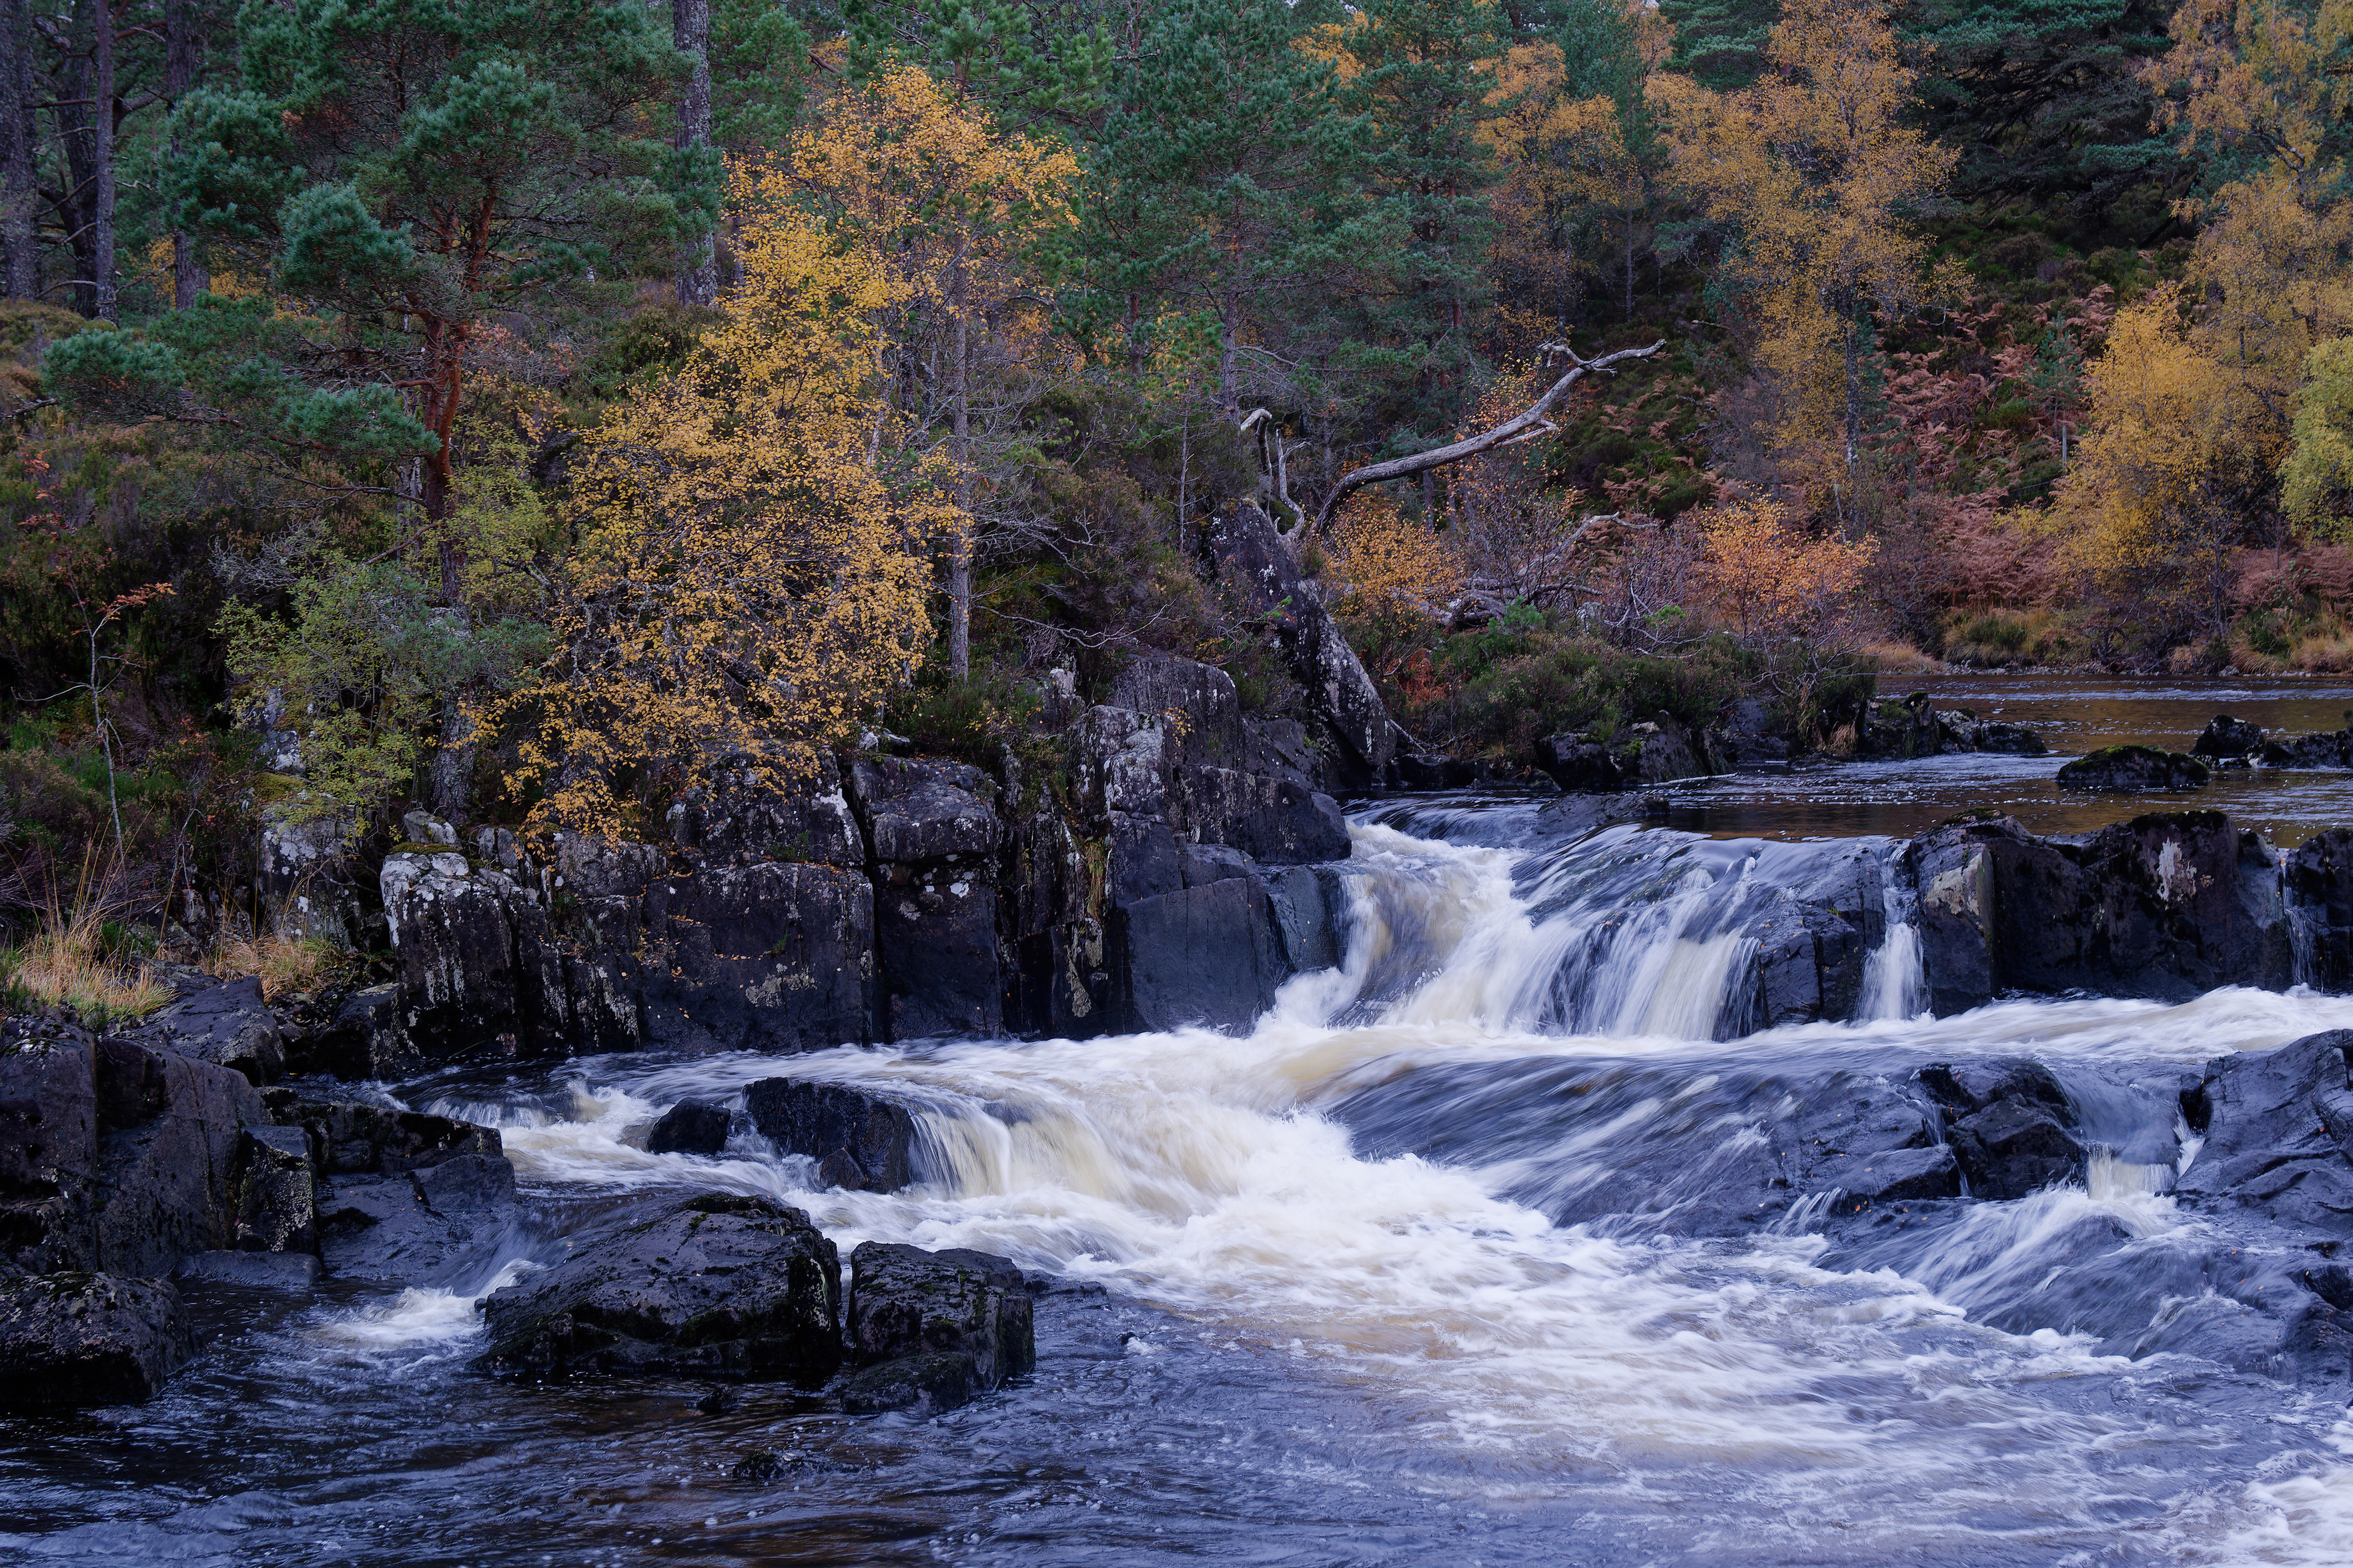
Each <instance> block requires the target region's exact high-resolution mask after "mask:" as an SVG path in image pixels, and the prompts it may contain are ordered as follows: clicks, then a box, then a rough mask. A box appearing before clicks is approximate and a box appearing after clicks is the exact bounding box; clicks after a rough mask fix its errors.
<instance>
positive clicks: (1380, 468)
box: [1293, 338, 1667, 537]
mask: <svg viewBox="0 0 2353 1568" xmlns="http://www.w3.org/2000/svg"><path fill="white" fill-rule="evenodd" d="M1666 346H1667V340H1666V339H1664V338H1661V339H1660V340H1659V341H1658V342H1655V343H1652V344H1651V346H1650V347H1648V348H1644V349H1620V350H1619V351H1618V352H1617V353H1610V354H1603V355H1602V356H1601V357H1600V358H1599V359H1590V360H1588V359H1579V358H1577V353H1576V352H1575V351H1574V350H1572V349H1570V348H1569V347H1568V346H1567V344H1565V343H1546V345H1545V347H1546V350H1548V351H1556V352H1558V353H1565V354H1567V355H1568V358H1569V362H1570V363H1569V370H1568V374H1566V375H1564V376H1562V377H1561V378H1560V379H1559V380H1558V381H1556V382H1554V383H1553V384H1552V385H1551V386H1550V387H1549V388H1548V389H1546V393H1545V395H1543V396H1542V397H1539V398H1537V399H1536V400H1535V402H1534V403H1533V404H1530V405H1528V406H1527V407H1526V408H1525V409H1523V410H1522V411H1521V412H1519V413H1517V414H1514V415H1513V416H1511V417H1510V418H1509V419H1506V420H1504V422H1503V423H1502V424H1501V425H1498V426H1495V427H1494V428H1493V429H1492V430H1484V431H1482V432H1480V433H1479V434H1478V435H1476V436H1466V437H1463V438H1462V439H1461V440H1460V441H1457V442H1454V443H1453V444H1452V445H1451V446H1445V447H1431V448H1430V450H1429V451H1427V452H1416V453H1415V454H1414V455H1413V456H1411V457H1409V458H1390V459H1389V460H1388V462H1386V463H1368V464H1366V466H1365V467H1363V468H1351V469H1349V470H1348V471H1347V472H1346V473H1345V474H1342V475H1341V476H1340V482H1339V483H1338V484H1336V485H1334V486H1333V487H1332V493H1331V494H1330V495H1327V496H1325V497H1324V504H1323V505H1322V506H1320V507H1318V508H1317V509H1316V510H1315V520H1314V523H1313V524H1312V525H1303V528H1302V529H1299V530H1294V531H1293V537H1296V536H1297V534H1298V533H1299V532H1302V531H1305V532H1315V533H1320V532H1322V531H1324V528H1325V526H1326V525H1328V524H1329V523H1330V522H1331V521H1332V511H1333V509H1334V508H1335V507H1337V506H1338V505H1339V504H1340V502H1341V501H1342V500H1344V499H1345V497H1346V496H1347V495H1348V494H1349V493H1350V492H1351V491H1354V490H1359V489H1364V487H1365V486H1366V485H1377V484H1385V483H1387V482H1388V480H1390V479H1409V478H1410V477H1412V476H1413V475H1415V474H1419V473H1426V472H1428V471H1429V470H1430V469H1431V468H1445V467H1446V466H1447V465H1448V464H1450V463H1460V462H1461V461H1463V460H1464V459H1465V458H1476V457H1478V456H1480V455H1481V454H1482V453H1486V452H1492V451H1493V450H1495V449H1496V448H1497V447H1505V446H1509V445H1511V444H1512V443H1513V442H1514V441H1521V440H1526V439H1529V438H1531V437H1535V436H1540V435H1543V434H1544V433H1545V432H1544V431H1543V430H1542V429H1541V428H1539V426H1545V425H1546V424H1548V423H1549V421H1548V420H1546V417H1545V416H1546V415H1547V414H1549V413H1551V412H1552V409H1553V405H1555V404H1556V403H1558V402H1559V401H1560V400H1561V399H1562V398H1563V397H1565V396H1567V394H1568V389H1569V388H1570V387H1572V386H1574V385H1576V384H1577V383H1578V382H1579V381H1581V380H1583V379H1584V378H1585V377H1586V376H1587V375H1588V374H1591V373H1592V372H1594V371H1608V370H1610V369H1612V368H1613V367H1615V366H1616V365H1617V364H1618V363H1619V362H1620V361H1621V360H1630V359H1648V358H1649V357H1650V356H1651V355H1652V354H1654V353H1658V352H1659V351H1660V350H1661V349H1662V348H1665V347H1666Z"/></svg>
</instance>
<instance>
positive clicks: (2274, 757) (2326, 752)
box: [2249, 730, 2353, 768]
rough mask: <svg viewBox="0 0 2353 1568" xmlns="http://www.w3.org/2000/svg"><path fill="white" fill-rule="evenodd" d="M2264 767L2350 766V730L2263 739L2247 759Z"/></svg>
mask: <svg viewBox="0 0 2353 1568" xmlns="http://www.w3.org/2000/svg"><path fill="white" fill-rule="evenodd" d="M2249 761H2251V762H2253V763H2254V764H2255V765H2256V766H2258V767H2265V768H2344V767H2353V730H2327V731H2322V732H2321V733H2319V734H2316V735H2286V736H2282V737H2280V738H2279V739H2276V740H2270V741H2265V742H2263V744H2262V745H2261V746H2260V747H2258V748H2256V751H2255V753H2254V755H2253V757H2252V758H2250V759H2249Z"/></svg>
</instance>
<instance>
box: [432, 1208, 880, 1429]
mask: <svg viewBox="0 0 2353 1568" xmlns="http://www.w3.org/2000/svg"><path fill="white" fill-rule="evenodd" d="M840 1269H841V1265H840V1259H839V1255H838V1254H837V1253H836V1252H835V1250H834V1246H833V1243H832V1242H830V1241H828V1240H827V1239H826V1238H825V1237H824V1236H823V1235H822V1234H820V1233H819V1232H818V1229H817V1227H816V1226H813V1225H811V1224H810V1223H809V1220H808V1216H807V1215H805V1214H803V1213H802V1212H801V1211H800V1210H798V1209H794V1208H786V1207H784V1206H782V1205H777V1204H772V1203H770V1202H768V1201H767V1200H766V1199H765V1198H754V1197H741V1196H729V1195H719V1194H712V1195H707V1196H703V1197H698V1198H693V1199H691V1200H689V1201H688V1202H686V1203H683V1204H681V1205H678V1206H677V1207H676V1208H674V1209H671V1210H670V1212H669V1213H667V1214H665V1215H661V1216H659V1218H656V1219H652V1220H649V1221H645V1222H643V1223H641V1224H636V1225H630V1226H623V1227H621V1228H619V1229H617V1230H614V1231H610V1232H607V1233H606V1234H604V1235H601V1236H596V1237H585V1238H582V1239H580V1240H578V1241H576V1242H575V1244H574V1245H573V1248H572V1256H571V1257H570V1258H566V1259H565V1261H564V1262H562V1263H559V1264H557V1265H556V1266H555V1267H554V1268H550V1269H548V1270H547V1271H546V1272H545V1273H543V1274H538V1275H534V1276H533V1277H532V1278H531V1279H527V1280H525V1281H524V1282H523V1283H522V1284H520V1285H513V1286H510V1287H508V1288H507V1289H503V1290H499V1291H495V1292H493V1293H492V1294H491V1297H490V1298H489V1299H488V1300H485V1301H484V1302H483V1303H482V1321H483V1324H484V1329H485V1332H486V1335H487V1338H488V1341H489V1347H490V1348H489V1349H488V1350H487V1351H485V1352H483V1354H482V1355H481V1357H480V1360H479V1361H478V1363H477V1364H478V1365H480V1366H481V1367H483V1368H484V1369H486V1370H489V1371H494V1372H509V1373H538V1374H542V1375H548V1374H557V1373H573V1372H587V1371H596V1372H662V1373H695V1374H698V1375H703V1376H730V1377H746V1378H789V1379H795V1380H799V1381H803V1382H811V1383H815V1382H821V1381H823V1380H824V1379H825V1378H827V1377H829V1376H831V1375H832V1373H833V1371H834V1369H835V1368H836V1367H837V1366H839V1364H840V1362H841V1341H840V1321H841V1320H840V1297H839V1289H840V1285H839V1280H840Z"/></svg>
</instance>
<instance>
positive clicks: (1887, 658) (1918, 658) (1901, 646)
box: [1855, 641, 1945, 675]
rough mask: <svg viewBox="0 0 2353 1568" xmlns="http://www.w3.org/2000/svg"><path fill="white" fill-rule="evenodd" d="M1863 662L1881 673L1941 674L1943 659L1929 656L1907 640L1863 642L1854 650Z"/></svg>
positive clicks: (1943, 664)
mask: <svg viewBox="0 0 2353 1568" xmlns="http://www.w3.org/2000/svg"><path fill="white" fill-rule="evenodd" d="M1855 651H1856V652H1857V653H1858V654H1860V655H1861V656H1862V660H1863V662H1864V663H1865V664H1868V665H1869V666H1871V668H1873V669H1876V670H1878V671H1879V672H1880V673H1881V674H1883V675H1941V674H1943V673H1944V671H1945V661H1944V660H1943V659H1940V658H1931V657H1930V656H1929V655H1927V654H1925V653H1922V652H1921V651H1920V650H1919V649H1918V648H1916V647H1913V646H1912V645H1911V644H1910V643H1908V642H1894V641H1889V642H1873V643H1865V644H1863V645H1862V647H1860V648H1857V649H1856V650H1855Z"/></svg>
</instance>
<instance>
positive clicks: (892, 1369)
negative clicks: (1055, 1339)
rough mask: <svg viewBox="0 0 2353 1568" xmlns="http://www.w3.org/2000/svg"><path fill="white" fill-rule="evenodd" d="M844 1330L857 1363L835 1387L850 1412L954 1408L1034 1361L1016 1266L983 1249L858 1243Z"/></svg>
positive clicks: (1027, 1311)
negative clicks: (857, 1367) (932, 1249)
mask: <svg viewBox="0 0 2353 1568" xmlns="http://www.w3.org/2000/svg"><path fill="white" fill-rule="evenodd" d="M845 1330H846V1335H847V1338H848V1340H849V1354H850V1359H851V1360H852V1361H853V1362H856V1363H860V1366H861V1367H862V1369H863V1370H861V1371H860V1372H858V1373H854V1374H853V1375H852V1376H851V1377H850V1378H849V1381H848V1382H847V1383H846V1384H844V1385H843V1388H842V1392H841V1398H842V1405H843V1408H845V1409H847V1410H850V1411H852V1412H871V1411H878V1410H900V1409H906V1408H910V1407H916V1408H920V1409H922V1410H923V1411H924V1412H925V1413H926V1414H931V1413H936V1412H938V1411H942V1410H948V1409H952V1408H954V1407H955V1406H956V1405H962V1404H964V1403H965V1401H966V1400H969V1399H970V1398H972V1396H973V1395H974V1394H982V1393H986V1392H987V1391H988V1390H990V1389H993V1388H996V1387H997V1386H999V1385H1000V1384H1003V1383H1004V1382H1005V1381H1006V1379H1008V1378H1010V1377H1018V1376H1020V1375H1021V1374H1023V1373H1028V1372H1030V1371H1032V1370H1034V1369H1035V1368H1036V1366H1037V1364H1038V1350H1037V1342H1036V1339H1035V1331H1034V1328H1033V1318H1032V1312H1031V1306H1030V1300H1029V1291H1028V1289H1025V1288H1024V1286H1023V1284H1022V1279H1021V1270H1020V1269H1019V1268H1018V1267H1016V1266H1015V1265H1014V1263H1013V1262H1012V1261H1011V1260H1010V1259H1008V1258H998V1257H996V1256H994V1255H993V1254H990V1253H986V1252H970V1251H964V1250H960V1249H959V1250H950V1251H942V1252H926V1251H923V1249H922V1248H920V1247H904V1246H898V1245H893V1244H888V1243H883V1242H875V1241H869V1242H861V1243H860V1245H859V1247H858V1248H857V1250H856V1251H854V1252H852V1253H851V1254H850V1255H849V1311H848V1317H847V1322H846V1325H845Z"/></svg>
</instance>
